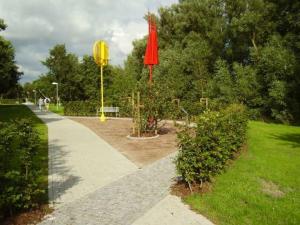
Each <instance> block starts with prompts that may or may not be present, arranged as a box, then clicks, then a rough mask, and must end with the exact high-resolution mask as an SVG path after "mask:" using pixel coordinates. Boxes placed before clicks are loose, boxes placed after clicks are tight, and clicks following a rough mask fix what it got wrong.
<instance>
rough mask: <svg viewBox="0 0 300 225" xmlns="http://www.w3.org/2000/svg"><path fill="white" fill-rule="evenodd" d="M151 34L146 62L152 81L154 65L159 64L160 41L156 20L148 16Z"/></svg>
mask: <svg viewBox="0 0 300 225" xmlns="http://www.w3.org/2000/svg"><path fill="white" fill-rule="evenodd" d="M148 25H149V35H148V40H147V47H146V52H145V57H144V64H145V65H149V70H150V78H149V81H150V82H152V66H153V65H156V64H158V42H157V31H156V24H155V21H154V20H152V19H151V16H150V15H149V16H148Z"/></svg>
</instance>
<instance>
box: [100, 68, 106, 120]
mask: <svg viewBox="0 0 300 225" xmlns="http://www.w3.org/2000/svg"><path fill="white" fill-rule="evenodd" d="M100 69H101V74H100V76H101V78H100V79H101V117H100V121H101V122H104V121H105V115H104V102H103V66H102V65H101V66H100Z"/></svg>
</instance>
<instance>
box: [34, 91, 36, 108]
mask: <svg viewBox="0 0 300 225" xmlns="http://www.w3.org/2000/svg"><path fill="white" fill-rule="evenodd" d="M34 104H35V105H36V91H34Z"/></svg>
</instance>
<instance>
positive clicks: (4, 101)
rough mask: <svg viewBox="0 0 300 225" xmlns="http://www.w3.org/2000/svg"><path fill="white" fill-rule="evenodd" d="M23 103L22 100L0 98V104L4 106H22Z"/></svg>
mask: <svg viewBox="0 0 300 225" xmlns="http://www.w3.org/2000/svg"><path fill="white" fill-rule="evenodd" d="M20 103H21V101H20V99H3V98H0V104H3V105H15V104H20Z"/></svg>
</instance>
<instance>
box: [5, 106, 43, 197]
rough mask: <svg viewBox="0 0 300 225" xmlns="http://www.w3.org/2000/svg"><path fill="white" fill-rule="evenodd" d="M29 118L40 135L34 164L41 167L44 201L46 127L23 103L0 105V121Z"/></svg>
mask: <svg viewBox="0 0 300 225" xmlns="http://www.w3.org/2000/svg"><path fill="white" fill-rule="evenodd" d="M23 118H26V119H30V120H31V121H32V122H33V125H34V127H35V128H36V129H37V131H38V133H39V136H40V140H41V142H40V147H39V153H38V154H37V158H36V162H35V163H36V165H38V166H39V167H40V168H41V171H42V175H41V177H39V179H40V180H41V181H42V182H43V188H44V189H45V190H46V193H45V195H44V199H43V200H44V201H47V200H48V194H47V187H48V129H47V126H46V125H45V124H44V123H43V122H42V121H41V120H40V119H39V118H38V117H36V116H35V114H34V113H33V112H32V111H31V110H30V109H29V108H28V107H27V106H24V105H0V122H8V121H10V120H20V119H23Z"/></svg>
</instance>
